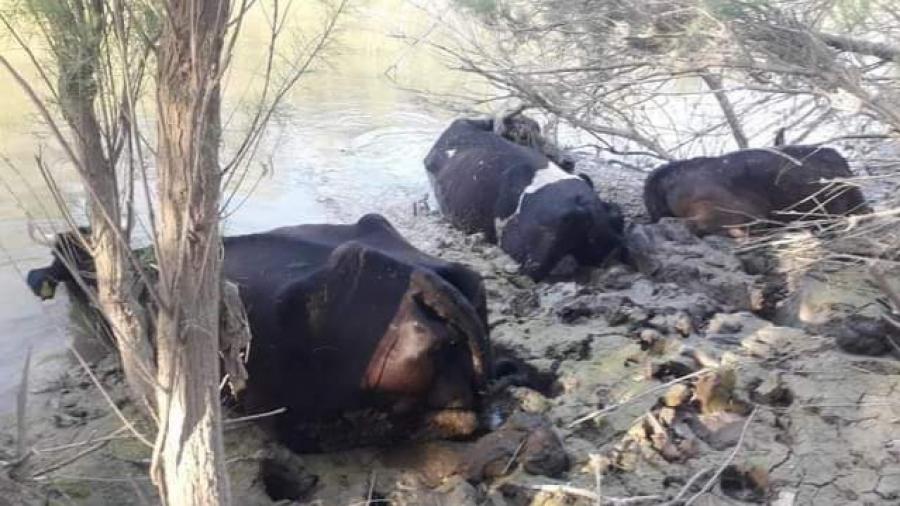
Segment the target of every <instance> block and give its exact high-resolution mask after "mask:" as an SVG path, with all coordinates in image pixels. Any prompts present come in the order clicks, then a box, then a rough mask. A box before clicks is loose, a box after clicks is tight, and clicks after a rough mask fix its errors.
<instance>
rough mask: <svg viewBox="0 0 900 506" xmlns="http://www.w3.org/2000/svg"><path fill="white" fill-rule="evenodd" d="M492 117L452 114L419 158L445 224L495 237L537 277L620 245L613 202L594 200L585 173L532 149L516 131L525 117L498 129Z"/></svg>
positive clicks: (600, 257) (599, 259)
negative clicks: (564, 261) (571, 259)
mask: <svg viewBox="0 0 900 506" xmlns="http://www.w3.org/2000/svg"><path fill="white" fill-rule="evenodd" d="M498 121H499V120H494V119H458V120H456V121H454V122H453V123H452V124H451V125H450V127H449V128H447V130H445V131H444V133H443V134H441V136H440V138H438V140H437V142H436V143H435V144H434V146H433V147H432V148H431V151H430V152H429V153H428V156H427V157H426V158H425V168H426V169H427V171H428V176H429V179H430V181H431V186H432V188H433V190H434V194H435V197H436V199H437V202H438V205H439V206H440V208H441V212H442V213H443V214H444V216H445V217H446V218H447V219H448V220H449V221H450V223H451V224H453V225H454V226H456V227H458V228H460V229H462V230H463V231H465V232H468V233H476V232H481V233H484V234H485V237H486V239H487V240H488V241H490V242H492V243H497V242H499V244H500V247H501V248H502V249H503V250H504V251H506V252H507V253H508V254H509V255H510V256H512V257H513V258H514V259H515V260H516V261H517V262H519V263H520V264H521V267H522V271H523V272H524V273H526V274H527V275H529V276H531V277H532V278H533V279H535V280H541V279H543V278H545V277H546V276H547V275H548V274H549V273H550V272H551V271H552V270H553V268H554V267H555V266H556V264H557V263H559V261H560V260H562V259H563V258H564V257H566V256H567V255H572V256H573V257H574V258H575V259H576V260H577V261H578V263H580V264H582V265H600V264H601V263H603V261H604V260H605V259H606V258H607V257H609V256H610V255H611V254H612V253H613V252H615V251H621V244H622V239H621V236H622V229H623V226H624V222H623V218H622V213H621V210H620V209H619V208H618V206H616V205H614V204H607V203H605V202H603V201H602V200H600V198H599V197H597V194H596V193H595V192H594V191H593V185H592V183H590V180H589V179H587V178H586V177H585V176H578V175H574V174H573V173H572V172H571V170H569V171H567V170H563V169H562V168H560V167H559V166H558V165H557V164H556V163H553V162H551V161H550V160H548V158H547V157H546V156H545V155H544V154H543V153H541V152H540V150H538V149H535V147H534V146H535V143H534V142H531V141H528V139H529V138H530V136H529V135H524V136H523V135H521V134H518V131H520V130H523V129H524V130H525V131H529V130H530V131H533V130H534V127H529V126H528V125H530V123H528V122H529V121H531V120H527V118H526V119H524V120H520V122H522V124H521V125H519V126H515V125H516V124H515V123H513V127H510V126H509V125H505V126H503V127H499V128H497V125H498ZM504 121H505V122H508V121H509V120H504ZM531 123H533V121H531ZM522 125H524V126H522ZM535 125H536V124H535ZM498 132H499V133H498ZM510 132H512V133H510ZM504 134H505V135H504ZM507 137H509V138H513V139H515V140H517V141H520V142H524V143H525V144H527V146H523V145H521V144H518V143H516V142H512V141H510V140H509V139H508V138H507Z"/></svg>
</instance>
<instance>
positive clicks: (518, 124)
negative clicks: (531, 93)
mask: <svg viewBox="0 0 900 506" xmlns="http://www.w3.org/2000/svg"><path fill="white" fill-rule="evenodd" d="M492 125H493V130H494V133H495V134H497V135H499V136H500V137H503V138H504V139H506V140H508V141H510V142H513V143H515V144H519V145H521V146H525V147H527V148H531V149H534V150H535V151H538V152H539V153H541V154H542V155H544V156H545V157H547V159H548V160H550V161H551V162H553V163H555V164H556V165H558V166H559V167H560V168H562V169H563V170H564V171H566V172H569V173H571V172H572V171H573V170H575V159H574V158H573V157H572V156H571V155H570V154H568V153H565V152H564V151H563V150H562V149H561V148H560V147H559V146H558V145H556V143H554V142H553V141H551V140H550V139H548V138H546V137H544V135H543V134H542V133H541V126H540V125H539V124H538V122H537V121H535V120H533V119H531V118H529V117H527V116H524V115H522V114H521V109H518V110H515V111H512V112H506V113H501V114H499V115H497V116H496V117H495V118H494V119H493V121H492Z"/></svg>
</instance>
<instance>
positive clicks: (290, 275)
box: [28, 215, 491, 451]
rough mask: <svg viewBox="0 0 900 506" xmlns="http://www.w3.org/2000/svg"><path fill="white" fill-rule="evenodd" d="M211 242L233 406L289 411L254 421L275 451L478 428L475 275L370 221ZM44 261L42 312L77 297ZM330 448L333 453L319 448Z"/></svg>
mask: <svg viewBox="0 0 900 506" xmlns="http://www.w3.org/2000/svg"><path fill="white" fill-rule="evenodd" d="M71 236H72V234H71V233H69V234H61V235H60V236H59V237H58V238H57V240H56V243H57V244H56V246H57V247H59V246H60V245H66V246H67V245H69V243H70V239H72V237H71ZM223 242H224V250H225V255H224V267H223V269H224V276H225V278H226V279H228V280H230V281H232V282H234V283H236V284H237V285H238V287H239V292H240V295H241V299H242V302H243V304H244V306H245V308H246V310H247V315H248V319H249V323H250V329H251V333H252V335H253V340H252V343H251V347H250V350H249V359H248V362H247V370H248V373H249V380H248V382H247V387H246V390H245V391H244V392H243V393H242V394H241V397H240V399H238V401H239V403H238V404H239V406H240V407H241V408H242V409H243V410H244V411H246V412H247V413H258V412H265V411H269V410H274V409H278V408H281V407H285V408H287V411H286V412H285V413H284V414H282V415H279V416H277V417H271V418H269V419H267V420H266V423H271V424H273V425H274V428H275V429H276V431H277V433H278V436H279V438H280V439H281V440H282V441H283V442H285V443H287V444H288V445H289V446H291V447H292V448H294V449H296V450H299V451H315V450H319V449H326V448H333V447H342V446H352V445H354V444H360V443H362V442H366V441H368V442H371V439H366V438H367V435H365V434H362V435H354V434H349V431H351V430H354V429H358V428H359V426H360V425H364V423H360V422H359V420H357V422H356V423H355V424H354V423H344V422H346V421H347V420H348V419H347V416H350V415H352V414H354V413H357V414H358V413H364V412H376V413H382V414H386V415H387V416H388V417H394V418H393V419H395V420H396V421H397V423H388V424H383V425H386V426H389V427H394V428H393V429H392V430H393V432H390V433H380V434H378V435H377V437H374V439H375V440H378V439H380V438H382V437H391V436H396V437H402V436H403V435H406V431H408V430H409V428H410V427H412V426H416V427H421V426H422V425H423V420H433V419H435V418H434V416H435V415H442V414H447V413H451V414H453V415H459V416H456V417H454V416H445V417H444V418H440V417H438V418H437V419H438V420H445V421H449V422H447V423H449V424H451V425H452V423H454V421H456V420H463V421H464V422H465V423H462V424H461V425H460V426H459V427H437V432H436V433H437V434H438V435H460V434H459V433H458V432H465V431H468V430H474V429H475V428H476V424H472V423H469V421H471V420H476V416H475V414H474V411H475V409H476V407H477V404H478V399H479V395H480V393H481V392H483V391H484V390H485V387H486V383H487V381H488V379H489V376H490V371H489V370H488V368H489V367H490V364H491V355H490V343H489V341H488V335H487V316H486V303H485V293H484V288H483V284H482V280H481V277H480V276H479V275H478V274H477V273H476V272H474V271H472V270H470V269H468V268H466V267H464V266H463V265H461V264H456V263H451V262H445V261H443V260H440V259H438V258H435V257H431V256H429V255H426V254H424V253H422V252H421V251H419V250H417V249H416V248H414V247H413V246H412V245H410V244H409V243H408V242H407V241H406V240H405V239H404V238H403V237H402V236H401V235H400V234H399V233H398V232H397V231H396V230H395V229H394V228H393V227H392V226H391V225H390V224H389V223H388V222H387V220H385V219H384V218H383V217H381V216H379V215H367V216H364V217H362V218H361V219H360V220H359V221H358V222H357V223H356V224H352V225H300V226H293V227H284V228H278V229H275V230H271V231H268V232H263V233H257V234H249V235H241V236H231V237H226V238H224V240H223ZM76 255H79V256H76V257H75V258H78V259H79V265H78V266H77V267H76V268H77V269H79V270H81V271H86V270H89V268H90V266H91V265H92V262H91V261H90V256H89V255H87V253H86V252H85V251H84V249H83V248H82V249H80V252H76ZM54 257H55V258H54V263H53V264H51V266H49V267H46V268H43V269H35V270H34V271H31V272H30V273H29V275H28V282H29V285H30V286H31V288H32V290H33V291H34V292H35V294H36V295H38V296H40V297H41V298H49V297H52V295H53V293H52V290H49V289H48V287H49V286H50V285H52V286H53V287H55V286H56V284H57V283H61V282H62V283H67V285H68V288H69V290H70V291H74V292H80V290H81V288H80V285H77V284H75V283H73V282H72V280H73V278H72V276H71V275H70V274H68V271H67V269H66V264H68V265H74V264H73V263H72V262H66V263H63V262H61V260H60V258H59V257H58V252H54ZM88 277H90V273H88ZM73 295H76V296H77V293H73ZM466 414H468V417H467V416H464V415H466ZM429 417H431V418H429ZM342 420H343V422H342ZM342 423H343V424H342ZM466 423H469V425H466ZM316 427H320V428H321V427H325V428H326V429H328V428H332V429H333V428H335V427H339V428H340V429H339V432H341V433H337V434H336V433H335V431H334V430H317V429H316ZM403 427H406V429H404V428H403ZM442 431H443V432H442ZM454 431H455V432H454ZM343 432H348V433H346V434H345V433H343ZM329 437H331V438H332V439H334V441H323V439H327V438H329Z"/></svg>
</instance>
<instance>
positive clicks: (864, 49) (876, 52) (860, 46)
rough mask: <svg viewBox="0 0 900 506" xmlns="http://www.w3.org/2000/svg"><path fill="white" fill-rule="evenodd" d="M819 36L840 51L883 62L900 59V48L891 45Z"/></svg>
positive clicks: (828, 34)
mask: <svg viewBox="0 0 900 506" xmlns="http://www.w3.org/2000/svg"><path fill="white" fill-rule="evenodd" d="M817 35H818V36H819V38H821V39H822V42H824V43H825V44H826V45H828V46H829V47H832V48H834V49H837V50H839V51H847V52H850V53H857V54H863V55H868V56H875V57H876V58H881V59H883V60H893V61H897V60H898V59H900V47H896V46H892V45H890V44H882V43H880V42H870V41H867V40H860V39H854V38H852V37H845V36H843V35H833V34H830V33H819V34H817Z"/></svg>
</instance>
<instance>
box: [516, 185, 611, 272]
mask: <svg viewBox="0 0 900 506" xmlns="http://www.w3.org/2000/svg"><path fill="white" fill-rule="evenodd" d="M542 170H551V169H549V168H548V169H542ZM555 170H557V171H560V169H559V168H555ZM535 186H537V187H536V188H534V187H535ZM529 190H532V191H529ZM623 226H624V221H623V219H622V214H621V210H620V209H619V208H618V206H616V205H614V204H607V203H605V202H603V201H601V200H600V199H599V198H598V197H597V195H596V194H595V193H594V192H593V190H592V189H591V187H590V186H589V185H588V184H587V183H586V182H585V181H584V180H583V179H582V178H580V177H576V176H569V177H567V178H561V179H558V180H555V181H551V182H548V183H546V184H543V185H542V186H540V185H535V183H532V186H531V187H529V188H526V190H525V193H523V195H522V197H521V199H520V204H519V208H518V209H517V211H516V213H515V214H513V215H512V217H511V218H510V219H509V220H508V221H507V222H506V223H505V225H504V226H503V228H502V231H501V236H500V245H501V247H502V248H503V250H504V251H506V252H507V253H509V254H510V255H511V256H512V257H513V258H515V259H516V260H517V261H518V262H519V263H520V264H521V265H522V272H523V273H525V274H527V275H528V276H530V277H531V278H532V279H534V280H536V281H540V280H541V279H544V278H545V277H546V276H547V275H549V274H550V272H551V271H552V270H553V268H554V267H555V266H556V264H557V263H559V261H560V260H562V259H563V258H564V257H565V256H567V255H572V256H573V257H574V258H575V259H576V260H577V261H578V263H579V264H582V265H594V266H597V265H601V264H602V263H603V262H604V261H605V260H606V259H607V258H608V257H610V256H612V255H613V254H615V253H616V252H617V251H620V250H621V245H622V229H623Z"/></svg>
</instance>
